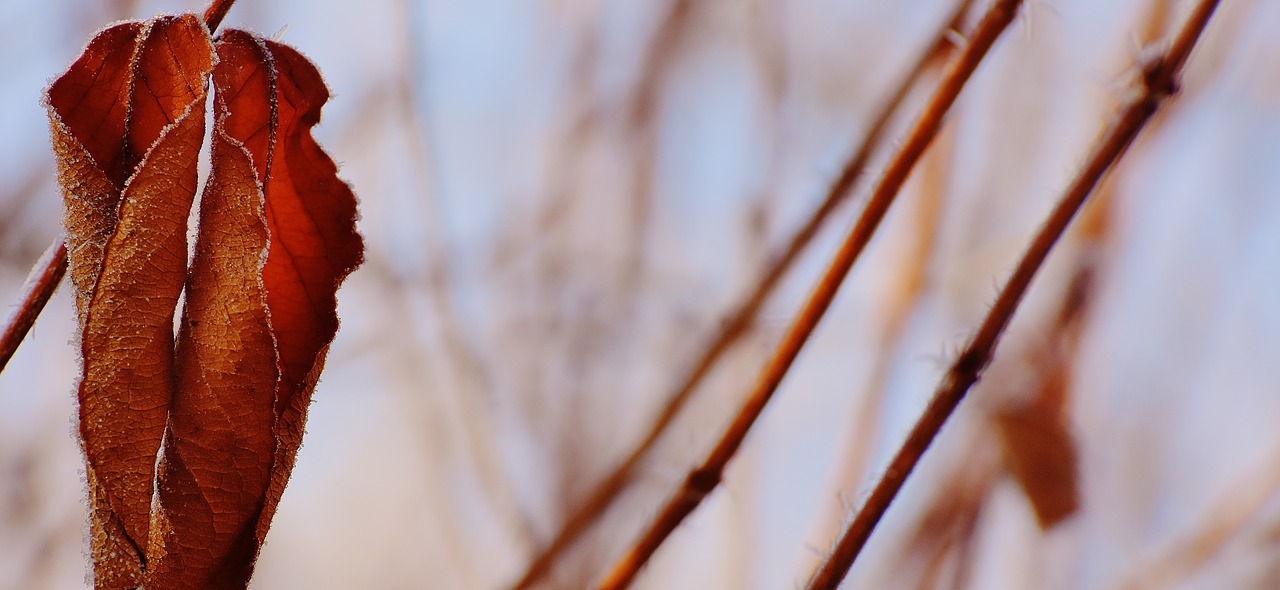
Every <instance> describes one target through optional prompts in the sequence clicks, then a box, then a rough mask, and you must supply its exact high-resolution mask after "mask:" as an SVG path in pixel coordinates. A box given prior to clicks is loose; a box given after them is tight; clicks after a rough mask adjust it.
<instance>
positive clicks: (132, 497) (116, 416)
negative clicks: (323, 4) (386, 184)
mask: <svg viewBox="0 0 1280 590" xmlns="http://www.w3.org/2000/svg"><path fill="white" fill-rule="evenodd" d="M212 49H213V48H212V43H211V41H210V39H209V33H208V30H207V29H206V28H205V26H204V24H203V23H202V22H200V20H199V19H198V18H196V17H194V16H192V15H183V16H166V17H159V18H156V19H153V20H151V21H147V22H145V23H123V24H120V25H116V26H113V27H110V28H108V29H106V30H104V31H102V32H101V33H99V34H98V35H97V36H96V37H95V38H94V39H93V40H92V41H91V42H90V43H89V45H88V47H87V48H86V49H85V51H84V53H83V54H82V55H81V57H80V59H78V60H77V61H76V62H75V63H73V64H72V65H71V67H70V68H69V69H68V71H67V72H66V73H65V74H64V75H63V76H62V77H60V78H59V79H58V80H56V81H55V82H54V83H53V84H52V85H51V86H50V88H49V91H48V96H47V100H46V102H47V105H48V110H49V117H50V126H51V128H52V134H53V144H54V150H55V155H56V158H57V162H58V180H59V183H60V184H61V186H62V190H63V196H64V202H65V205H66V210H67V212H66V226H67V246H68V251H69V259H70V270H71V275H72V282H73V284H74V285H75V287H76V302H77V308H78V311H79V315H80V321H81V353H82V356H83V359H84V360H83V364H82V374H81V381H80V386H79V402H80V435H81V438H82V442H83V444H84V450H85V459H86V464H87V465H86V471H87V475H88V480H89V490H90V496H91V502H90V506H91V530H92V536H93V538H92V549H93V552H94V563H95V577H96V584H97V585H98V587H133V586H136V585H137V583H138V582H139V581H140V576H141V574H142V571H143V570H144V568H145V564H146V562H147V559H148V556H147V555H146V554H145V552H144V548H145V547H146V545H147V538H148V536H149V529H150V515H151V497H152V492H153V481H154V475H155V473H154V471H155V460H156V452H157V450H158V449H159V447H160V441H161V439H162V437H163V434H164V429H165V422H166V419H167V412H168V404H169V399H170V397H171V396H172V390H173V375H172V358H173V314H174V309H175V307H176V305H177V300H178V296H179V293H180V292H181V291H182V285H183V282H184V281H185V277H186V258H187V257H186V221H187V214H188V212H189V210H190V208H191V202H192V200H193V198H194V195H195V190H196V164H197V161H198V157H199V151H200V144H201V142H202V140H203V137H204V103H205V80H206V78H207V76H208V74H209V72H210V71H211V69H212V67H213V61H214V55H213V51H212Z"/></svg>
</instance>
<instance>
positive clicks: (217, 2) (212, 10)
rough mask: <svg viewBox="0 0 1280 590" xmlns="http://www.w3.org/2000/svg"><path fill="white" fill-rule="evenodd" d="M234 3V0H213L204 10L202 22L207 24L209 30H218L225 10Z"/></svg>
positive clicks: (229, 8)
mask: <svg viewBox="0 0 1280 590" xmlns="http://www.w3.org/2000/svg"><path fill="white" fill-rule="evenodd" d="M235 3H236V0H213V4H210V5H209V9H208V10H205V11H204V24H206V25H208V26H209V32H211V33H212V32H213V31H216V30H218V25H221V24H222V19H223V18H226V16H227V11H228V10H231V5H232V4H235Z"/></svg>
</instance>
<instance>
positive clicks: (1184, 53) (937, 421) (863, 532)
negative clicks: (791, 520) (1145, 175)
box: [808, 0, 1218, 590]
mask: <svg viewBox="0 0 1280 590" xmlns="http://www.w3.org/2000/svg"><path fill="white" fill-rule="evenodd" d="M1217 5H1218V2H1217V0H1202V1H1201V2H1200V4H1199V5H1197V7H1196V10H1195V12H1194V13H1193V14H1192V16H1191V17H1190V18H1189V19H1188V20H1187V23H1186V25H1185V26H1184V28H1183V30H1182V32H1181V33H1180V34H1179V35H1178V38H1177V40H1176V41H1175V42H1174V43H1173V45H1172V46H1171V47H1170V49H1169V51H1168V52H1167V53H1166V54H1164V55H1162V56H1158V57H1156V58H1155V59H1151V60H1149V61H1147V62H1146V63H1143V64H1140V65H1141V66H1142V69H1141V78H1140V83H1141V84H1142V87H1141V89H1140V90H1141V93H1140V95H1139V96H1137V97H1135V98H1133V99H1132V100H1131V101H1130V102H1129V103H1128V105H1126V107H1125V108H1124V109H1123V111H1122V112H1121V114H1120V116H1119V117H1118V118H1117V119H1116V120H1115V121H1114V122H1113V123H1112V124H1111V126H1110V128H1109V129H1107V130H1106V132H1105V133H1104V134H1103V135H1102V137H1101V138H1100V140H1099V141H1098V143H1097V144H1096V145H1095V146H1094V148H1093V152H1092V154H1091V155H1090V157H1089V159H1088V163H1087V164H1085V166H1084V168H1083V169H1082V170H1081V171H1080V173H1079V174H1078V175H1077V176H1076V178H1075V180H1074V181H1073V182H1072V183H1071V185H1070V187H1069V188H1068V189H1067V191H1066V193H1065V194H1064V195H1063V197H1062V200H1061V201H1059V202H1058V204H1057V206H1056V207H1054V209H1053V212H1052V213H1051V214H1050V215H1049V218H1048V219H1047V220H1046V222H1045V224H1044V226H1043V227H1041V229H1040V231H1039V232H1038V233H1037V234H1036V236H1035V239H1034V240H1033V241H1032V242H1031V245H1030V246H1029V247H1028V248H1027V251H1026V253H1025V254H1023V257H1022V259H1021V260H1020V261H1019V262H1018V266H1017V268H1016V269H1015V270H1014V272H1013V276H1012V277H1010V279H1009V281H1008V282H1007V283H1006V284H1005V286H1004V288H1003V289H1001V291H1000V295H999V296H998V297H997V298H996V302H995V304H994V305H993V306H992V308H991V311H990V312H988V314H987V317H986V318H985V319H984V320H983V322H982V325H981V326H980V327H979V328H978V331H977V332H976V333H975V334H974V336H973V339H972V340H971V341H970V342H969V344H968V346H966V347H965V350H964V351H963V352H962V353H960V356H959V357H958V358H957V359H956V360H955V362H954V363H953V364H952V366H951V369H950V370H949V371H948V372H947V374H946V376H944V377H943V379H942V382H941V383H940V384H939V386H938V389H937V391H936V392H935V393H934V396H933V399H932V400H931V401H930V402H929V406H928V407H927V408H926V409H925V411H924V414H923V415H922V416H921V417H920V419H919V421H918V422H916V425H915V427H913V428H912V430H911V432H910V433H909V434H908V435H907V439H906V441H905V442H904V443H903V444H902V448H901V449H899V451H898V453H897V454H896V455H895V456H894V458H893V460H892V461H891V462H890V463H889V466H888V467H887V468H886V469H885V473H884V476H883V477H882V478H881V480H880V481H879V482H878V483H877V484H876V487H875V488H874V489H873V490H872V492H871V495H870V496H868V497H867V500H866V503H865V504H864V505H863V506H862V508H861V509H860V510H859V511H858V513H857V515H856V516H855V517H854V519H853V522H851V523H850V524H849V526H848V528H846V529H845V531H844V533H843V535H842V536H841V537H840V540H839V541H838V542H837V544H836V547H835V549H834V550H833V551H832V553H831V555H830V557H828V559H827V560H826V561H825V562H824V563H823V564H822V565H821V566H820V567H819V569H818V570H817V571H816V572H815V573H814V575H813V577H812V578H811V579H810V581H809V584H808V588H809V590H820V589H821V590H830V589H834V588H835V587H836V586H837V585H839V583H840V581H841V580H842V579H844V576H845V574H847V573H848V571H849V568H850V567H852V565H853V562H854V560H855V559H857V556H858V554H859V553H860V552H861V550H862V547H863V546H864V545H865V544H866V541H867V539H868V538H869V537H870V536H871V532H872V531H873V530H874V529H875V526H876V524H877V523H878V522H879V521H880V518H881V517H882V516H883V515H884V513H885V511H886V510H888V507H889V504H890V503H891V502H892V501H893V498H894V497H895V496H896V495H897V493H898V490H900V489H901V488H902V484H903V482H904V481H905V480H906V478H907V476H908V475H910V474H911V471H912V470H913V469H914V468H915V466H916V464H917V463H918V462H919V460H920V457H921V455H923V454H924V452H925V450H926V449H928V447H929V444H930V443H931V442H932V441H933V439H934V438H935V437H936V436H937V434H938V431H939V430H941V429H942V426H943V424H944V423H946V421H947V419H948V418H949V417H950V416H951V414H952V413H954V411H955V409H956V407H957V406H958V405H959V403H960V401H961V400H962V399H963V398H964V396H965V394H966V393H967V392H968V390H969V388H970V387H971V386H972V385H973V384H974V383H975V382H976V381H977V380H978V379H979V377H981V374H982V371H983V369H985V368H986V366H987V364H988V363H989V362H990V361H991V357H992V352H993V351H994V350H995V347H996V345H997V344H998V343H999V340H1000V336H1001V335H1002V334H1003V332H1004V329H1005V328H1006V327H1007V326H1008V324H1009V321H1010V319H1011V318H1012V317H1013V313H1014V311H1015V310H1016V309H1017V307H1018V304H1019V303H1020V302H1021V300H1022V297H1023V295H1024V294H1025V293H1026V291H1027V288H1028V286H1029V285H1030V284H1031V279H1032V278H1033V277H1034V276H1035V274H1036V272H1037V271H1038V270H1039V268H1040V266H1041V264H1042V263H1043V262H1044V260H1045V258H1046V257H1047V256H1048V254H1049V250H1050V249H1051V248H1052V247H1053V245H1054V243H1055V242H1056V241H1057V240H1058V238H1059V237H1061V236H1062V233H1063V231H1064V230H1065V229H1066V227H1067V225H1068V224H1069V223H1070V222H1071V219H1072V218H1073V217H1074V216H1075V214H1076V212H1077V211H1078V210H1079V209H1080V207H1081V206H1082V205H1083V204H1084V202H1085V200H1086V199H1087V198H1088V196H1089V194H1090V193H1091V192H1093V188H1094V186H1096V185H1097V183H1098V181H1099V180H1100V179H1101V178H1102V175H1103V174H1104V173H1106V171H1107V170H1108V169H1110V168H1111V167H1112V166H1114V165H1115V163H1116V162H1117V161H1119V159H1120V157H1121V156H1122V155H1123V154H1124V152H1125V150H1126V148H1128V146H1129V145H1130V143H1132V142H1133V139H1134V138H1135V137H1136V136H1137V135H1138V132H1140V131H1141V130H1142V128H1143V127H1144V126H1145V125H1146V123H1147V121H1149V120H1150V119H1151V117H1152V116H1153V115H1154V114H1155V112H1156V110H1157V109H1158V108H1159V107H1160V105H1161V104H1162V103H1164V101H1165V100H1166V99H1167V98H1169V97H1170V96H1172V95H1173V94H1175V93H1176V92H1177V90H1178V81H1177V76H1178V73H1179V72H1180V70H1181V69H1182V65H1183V64H1184V63H1185V62H1186V60H1187V57H1188V56H1189V55H1190V53H1191V49H1192V47H1194V46H1195V43H1196V41H1197V40H1198V39H1199V38H1200V33H1201V32H1202V31H1203V30H1204V27H1205V25H1206V24H1207V23H1208V21H1209V17H1210V16H1211V15H1212V14H1213V11H1214V9H1215V8H1216V7H1217Z"/></svg>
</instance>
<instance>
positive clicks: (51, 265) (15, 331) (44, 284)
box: [0, 238, 67, 371]
mask: <svg viewBox="0 0 1280 590" xmlns="http://www.w3.org/2000/svg"><path fill="white" fill-rule="evenodd" d="M66 272H67V247H66V245H65V244H64V243H63V241H62V239H61V238H59V239H58V240H57V241H55V242H54V243H53V244H50V245H49V249H48V250H46V251H45V253H44V256H41V257H40V260H38V261H37V262H36V264H35V266H34V267H32V269H31V274H30V276H28V277H27V283H26V285H27V290H26V293H23V294H22V300H21V301H20V302H19V303H18V309H16V310H14V312H13V315H11V316H9V325H7V326H5V328H4V334H3V335H0V371H3V370H4V368H5V365H8V364H9V359H10V358H12V357H13V353H14V352H16V351H17V350H18V345H19V344H22V340H23V339H24V338H26V337H27V332H29V331H30V330H31V326H32V325H34V324H35V323H36V318H37V317H38V316H39V315H40V312H41V311H43V310H44V306H45V304H46V303H48V302H49V298H50V297H52V296H53V291H54V289H57V288H58V283H59V282H61V281H62V275H64V274H66Z"/></svg>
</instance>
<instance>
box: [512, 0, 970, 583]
mask: <svg viewBox="0 0 1280 590" xmlns="http://www.w3.org/2000/svg"><path fill="white" fill-rule="evenodd" d="M971 4H972V0H962V1H961V2H960V3H959V4H958V5H957V7H956V10H955V12H954V13H953V14H952V15H951V16H950V17H949V18H948V19H947V20H946V21H945V22H944V23H943V25H942V26H941V27H940V28H939V30H938V31H937V33H936V34H935V35H934V40H933V42H932V43H930V45H929V47H927V48H926V50H925V51H924V52H922V53H921V54H920V56H919V57H918V58H917V59H916V61H915V62H914V63H913V64H912V67H911V69H910V70H909V71H908V73H907V74H906V75H905V76H903V78H902V79H901V80H899V81H898V84H897V86H895V87H894V89H893V92H892V93H891V95H890V96H889V98H888V100H886V101H884V102H883V103H882V104H881V106H880V107H879V111H877V112H876V113H875V115H874V116H873V117H872V123H871V126H870V128H869V129H868V131H867V133H866V135H865V136H864V137H863V139H862V142H861V143H860V144H859V145H858V147H857V149H856V150H854V153H853V154H852V155H851V156H850V157H849V159H848V160H847V161H846V163H845V165H844V168H843V169H842V170H841V172H840V175H839V176H838V177H837V178H836V181H835V182H833V183H832V185H831V187H830V189H829V190H828V191H827V194H826V196H825V198H824V199H823V201H822V203H821V204H820V205H819V206H818V208H817V209H815V210H814V212H813V213H812V214H811V215H810V216H809V218H808V220H807V221H806V222H805V224H804V225H803V226H801V227H800V228H799V229H798V230H797V231H796V232H795V234H793V235H792V236H791V239H790V240H788V241H787V243H786V245H785V246H784V247H783V248H781V249H780V250H779V251H778V252H776V253H774V254H773V255H772V256H771V257H770V261H771V262H770V263H769V265H768V267H767V268H766V269H765V271H764V274H763V275H762V276H761V277H760V279H759V282H757V283H756V286H755V288H754V289H753V290H752V291H751V293H750V295H748V296H747V298H746V299H745V300H743V301H742V302H741V303H740V304H739V305H738V306H737V307H736V308H734V309H733V311H732V312H731V313H730V314H729V315H728V319H726V320H725V321H724V322H722V323H721V328H720V330H719V331H718V332H717V333H716V334H715V336H714V337H712V338H711V339H710V340H709V341H708V342H707V344H706V346H705V347H704V348H703V351H702V354H701V355H700V356H699V357H698V359H697V361H696V362H695V363H693V365H692V366H691V367H690V368H689V370H688V372H687V373H686V374H685V376H684V379H682V380H681V381H680V384H679V386H678V387H676V388H675V389H674V390H673V391H672V393H671V394H670V396H669V397H668V399H667V402H666V404H665V405H664V406H663V407H662V410H661V411H660V412H659V413H658V416H657V417H656V418H655V419H654V421H653V425H652V426H650V428H649V430H648V432H647V433H646V434H645V437H644V438H643V439H641V441H640V443H639V444H637V445H636V447H635V449H633V450H632V451H631V454H629V455H628V456H627V458H626V459H625V460H624V461H623V462H622V463H621V464H620V465H619V466H618V467H617V468H616V469H614V471H613V472H612V473H610V474H609V476H608V477H606V478H605V479H604V480H603V481H602V482H601V483H600V484H599V485H598V486H596V488H595V489H594V490H593V491H592V493H591V495H590V496H589V497H588V498H587V500H586V501H585V502H584V503H583V504H582V505H581V506H580V507H579V508H578V509H577V510H576V511H575V512H573V513H572V514H571V515H570V516H569V518H568V519H567V520H566V521H565V523H564V525H563V526H562V527H561V529H560V532H559V533H557V534H556V536H555V538H554V539H553V540H552V541H551V543H550V544H549V545H548V546H547V547H546V548H545V549H544V550H543V551H542V552H541V553H540V554H538V555H537V557H535V558H534V559H533V561H531V562H530V564H529V566H528V568H527V569H526V570H525V573H524V575H523V576H521V578H520V581H519V582H517V583H516V584H515V586H514V587H513V590H525V589H527V588H530V587H532V585H533V584H534V583H536V582H537V581H539V580H540V579H542V578H543V577H544V576H546V574H547V573H549V572H550V570H551V566H552V565H553V564H554V563H555V562H556V561H557V560H558V559H559V558H560V556H561V554H563V553H564V551H565V550H566V549H568V548H569V547H570V546H571V545H572V544H573V543H574V542H576V541H577V540H578V539H579V538H580V537H581V536H582V534H583V533H585V532H586V530H587V529H588V528H589V527H590V526H591V524H592V523H593V522H595V521H596V520H598V519H599V518H600V515H601V514H603V513H604V511H605V510H606V509H608V507H609V506H611V505H612V504H613V502H614V500H615V499H616V498H617V497H618V496H619V495H620V494H621V493H622V490H623V489H625V488H626V486H627V484H628V482H630V481H631V479H632V476H633V475H634V474H635V471H636V468H637V467H638V466H639V464H640V462H641V461H642V460H643V459H644V458H645V456H647V454H648V453H649V451H650V450H652V449H653V447H654V445H655V444H656V443H657V441H658V439H659V438H660V437H661V436H662V433H663V432H666V430H667V428H668V427H670V425H671V423H672V422H673V421H674V420H675V417H676V416H677V415H678V414H679V413H680V411H681V410H682V409H683V408H684V406H685V404H686V403H687V402H688V401H689V398H690V397H691V396H692V394H693V392H694V390H696V389H697V388H698V386H699V385H700V384H701V383H702V381H703V379H705V378H706V376H707V375H708V374H709V373H710V372H711V368H712V367H714V366H715V364H716V363H717V362H718V361H719V360H720V358H721V357H722V356H723V355H724V353H725V352H726V351H728V350H729V348H730V347H732V345H733V344H734V343H736V342H737V341H738V340H739V339H740V338H741V337H742V336H743V335H744V334H745V333H746V332H747V331H748V328H749V327H750V326H751V324H752V323H753V322H754V319H755V317H756V316H757V314H758V313H759V311H760V309H761V308H762V307H763V306H764V302H765V301H766V300H767V299H768V298H769V296H770V295H772V294H773V291H774V289H775V288H776V287H777V286H778V284H779V283H781V281H782V277H783V276H784V275H785V274H786V273H787V271H788V270H789V269H790V268H791V266H792V265H793V264H794V263H795V261H796V260H797V259H798V258H799V257H800V254H802V253H803V252H804V251H805V249H806V248H807V247H808V246H809V244H810V243H812V242H813V238H814V237H816V236H817V234H818V230H819V229H821V228H822V225H823V223H824V222H826V220H827V219H828V218H829V217H831V215H832V213H833V212H834V211H835V210H836V209H837V208H838V207H839V206H840V205H841V204H842V203H844V202H845V201H846V200H847V198H848V196H849V195H850V193H851V189H852V188H853V186H854V185H855V184H856V183H857V181H858V180H859V179H860V178H861V177H862V173H863V171H864V170H865V169H866V166H867V161H868V160H870V159H871V154H872V153H874V152H875V151H876V148H877V147H879V146H880V144H881V143H882V140H883V138H884V133H885V130H886V129H887V128H888V126H889V122H890V121H891V120H892V119H893V116H894V115H895V114H897V112H898V110H899V109H900V108H901V107H902V105H903V102H904V101H905V100H906V97H907V93H908V92H910V90H911V88H912V87H914V86H915V84H916V83H917V82H918V81H919V79H920V77H921V76H922V75H923V74H924V72H925V71H927V69H928V67H929V64H930V62H931V61H932V60H933V59H934V57H935V56H936V54H937V53H938V52H939V51H940V50H941V49H943V48H945V47H947V46H948V45H949V44H950V43H951V41H950V39H951V38H952V36H953V33H952V31H953V30H954V29H955V28H956V27H958V26H959V23H960V22H961V21H962V20H963V17H964V15H965V13H966V12H967V11H968V8H969V6H970V5H971Z"/></svg>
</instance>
